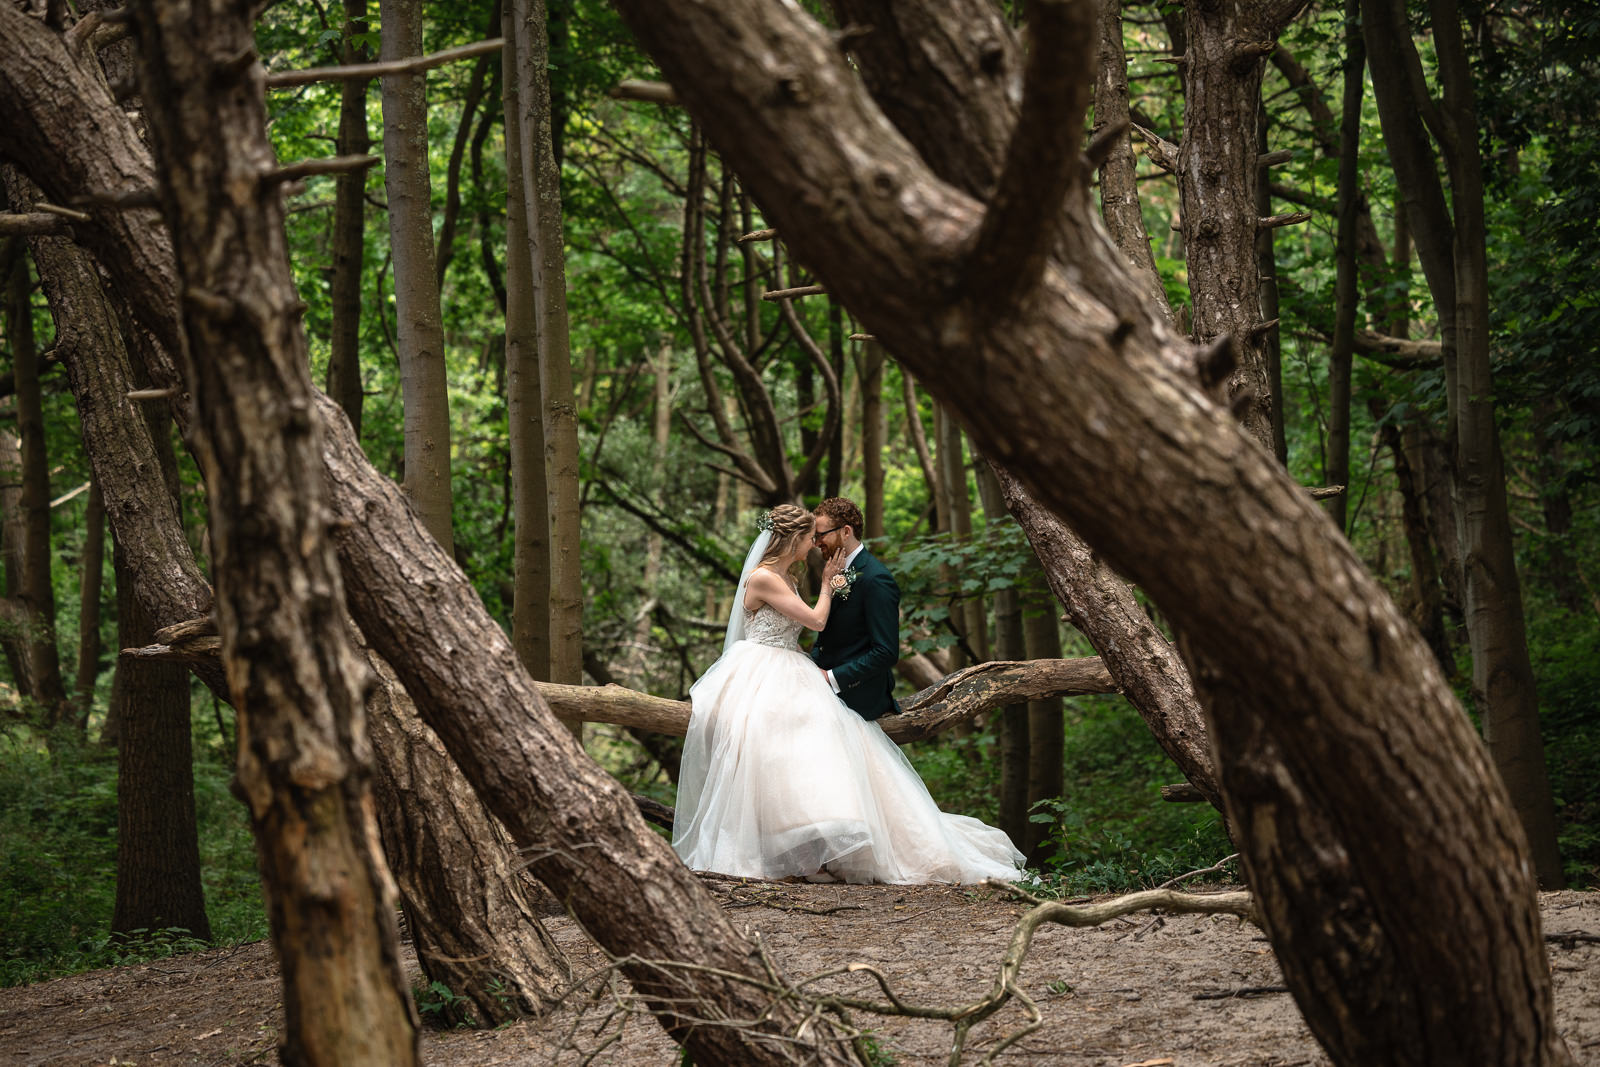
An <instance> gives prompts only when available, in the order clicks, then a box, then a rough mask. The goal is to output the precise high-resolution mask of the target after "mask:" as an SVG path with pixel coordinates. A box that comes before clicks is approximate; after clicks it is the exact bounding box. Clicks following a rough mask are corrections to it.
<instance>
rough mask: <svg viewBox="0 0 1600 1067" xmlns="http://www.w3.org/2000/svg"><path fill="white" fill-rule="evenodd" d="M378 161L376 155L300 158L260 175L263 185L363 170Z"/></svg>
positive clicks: (268, 185) (267, 185)
mask: <svg viewBox="0 0 1600 1067" xmlns="http://www.w3.org/2000/svg"><path fill="white" fill-rule="evenodd" d="M378 162H379V157H378V156H367V155H357V156H330V157H328V158H324V159H302V160H300V161H299V162H297V163H289V164H287V165H285V166H282V167H277V168H274V169H273V170H269V171H267V172H266V173H265V174H263V175H262V176H261V184H262V186H263V187H270V186H274V185H281V184H283V183H284V182H291V181H295V180H297V179H300V178H309V177H312V176H314V175H318V174H342V173H344V172H346V171H351V170H365V169H366V168H368V167H370V166H373V165H374V164H376V163H378Z"/></svg>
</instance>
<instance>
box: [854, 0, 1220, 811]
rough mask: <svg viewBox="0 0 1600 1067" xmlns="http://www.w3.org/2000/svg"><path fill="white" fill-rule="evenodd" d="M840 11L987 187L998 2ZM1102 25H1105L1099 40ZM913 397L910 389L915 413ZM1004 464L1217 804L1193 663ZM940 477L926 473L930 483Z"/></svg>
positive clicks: (940, 152) (1004, 126) (890, 89)
mask: <svg viewBox="0 0 1600 1067" xmlns="http://www.w3.org/2000/svg"><path fill="white" fill-rule="evenodd" d="M833 8H834V12H835V17H836V19H837V21H838V22H839V23H840V24H841V25H847V24H856V25H862V26H870V27H872V32H871V33H870V34H866V35H863V36H861V37H859V38H858V39H855V41H854V42H853V46H854V48H855V49H856V55H857V57H858V59H859V60H860V61H861V75H862V78H863V80H864V81H865V82H866V84H867V86H868V87H869V89H870V90H871V92H872V95H873V99H874V101H875V102H876V103H877V104H878V105H879V106H880V107H882V108H883V109H884V111H885V112H886V114H887V115H888V116H889V118H890V119H891V121H893V122H894V124H895V125H896V127H898V128H899V129H901V130H902V131H904V132H905V133H906V134H907V136H908V137H910V138H911V140H912V143H913V144H914V145H915V147H916V148H917V150H918V151H919V152H921V153H922V155H923V158H925V159H927V160H928V161H929V164H930V165H931V166H932V167H933V168H934V170H935V171H936V172H937V173H938V174H939V176H940V177H942V178H943V179H944V180H945V181H948V182H951V183H952V184H954V185H956V186H957V187H958V188H961V189H964V190H966V191H967V192H968V193H970V194H972V195H974V196H979V195H986V193H987V190H989V189H991V188H992V187H993V185H994V181H995V177H996V175H997V174H998V173H999V171H1000V167H1001V163H1002V161H1003V159H1004V157H1005V151H1006V141H1007V138H1008V136H1009V131H1010V128H1011V124H1012V123H1013V122H1014V121H1015V115H1016V95H1017V94H1016V79H1017V76H1018V72H1019V70H1020V68H1021V58H1020V57H1021V50H1020V48H1019V47H1018V46H1017V42H1016V39H1015V36H1014V35H1013V34H1012V31H1011V30H1010V28H1009V27H1008V26H1007V25H1006V24H1005V23H1004V21H1003V20H1001V19H1000V18H999V17H998V15H997V14H996V13H995V12H994V10H993V9H992V6H991V5H987V4H983V3H979V2H977V0H973V2H971V3H964V4H960V3H958V4H946V5H927V4H920V3H899V2H895V0H835V2H834V4H833ZM974 27H977V29H976V32H974ZM1104 32H1105V31H1104V29H1103V27H1102V30H1101V35H1102V45H1103V40H1104ZM910 42H915V47H913V46H912V45H911V44H910ZM1103 62H1104V60H1103V59H1102V63H1103ZM941 71H958V72H961V77H956V78H952V77H947V76H946V75H945V74H942V73H940V72H941ZM1107 91H1108V92H1109V91H1110V90H1109V89H1108V90H1107ZM935 94H937V95H935ZM1116 159H1117V155H1116V153H1115V152H1114V151H1113V153H1112V154H1111V156H1110V157H1108V160H1107V164H1108V166H1112V167H1113V170H1114V169H1115V168H1114V163H1115V160H1116ZM1112 188H1115V182H1114V181H1113V185H1112ZM1120 217H1122V216H1119V215H1116V214H1113V216H1112V218H1113V219H1116V218H1120ZM1126 236H1128V237H1132V236H1133V235H1132V234H1129V235H1126ZM1102 254H1103V255H1104V256H1105V259H1106V263H1107V267H1108V269H1107V270H1106V271H1104V272H1099V271H1090V272H1088V274H1087V275H1086V277H1085V284H1087V285H1090V286H1091V287H1094V286H1095V285H1096V284H1097V282H1098V281H1100V280H1103V279H1109V280H1115V279H1116V278H1117V277H1118V276H1119V274H1120V271H1119V265H1120V270H1126V269H1127V268H1126V263H1127V258H1126V255H1125V254H1123V255H1118V254H1117V250H1115V249H1105V250H1104V251H1103V253H1102ZM1097 295H1098V296H1100V298H1101V299H1102V300H1104V301H1106V302H1108V303H1109V304H1110V306H1112V307H1116V308H1117V309H1118V314H1119V315H1120V316H1122V317H1124V318H1126V319H1127V320H1128V321H1132V322H1136V321H1142V320H1144V319H1146V318H1153V319H1159V321H1160V322H1162V323H1165V322H1166V321H1167V316H1166V315H1165V314H1164V313H1163V311H1162V309H1160V308H1159V307H1154V306H1150V305H1147V304H1145V303H1141V302H1140V301H1139V300H1138V298H1137V296H1133V297H1130V296H1128V295H1126V294H1122V293H1119V292H1117V291H1115V290H1114V289H1113V290H1108V291H1100V292H1098V293H1097ZM1176 362H1177V363H1179V364H1181V365H1182V366H1183V367H1185V368H1187V366H1188V363H1189V361H1188V359H1187V357H1176ZM912 397H913V393H912V391H911V390H910V389H909V388H908V390H907V410H908V413H910V411H911V407H910V405H911V401H912ZM912 431H913V441H914V442H916V441H919V440H920V438H921V433H920V426H919V425H916V424H913V425H912ZM925 452H926V449H925V448H922V447H919V448H918V454H919V458H921V459H922V464H923V468H924V471H925V473H929V472H931V471H932V464H931V463H930V462H929V461H928V459H927V457H926V455H925ZM996 473H997V474H1000V475H1001V482H1002V485H1003V486H1004V487H1005V492H1006V498H1007V506H1008V507H1009V508H1010V510H1011V513H1012V514H1013V515H1014V516H1015V517H1016V519H1017V521H1018V523H1019V524H1020V525H1021V526H1022V528H1023V530H1024V531H1026V532H1027V534H1028V539H1029V540H1030V541H1031V542H1032V543H1033V546H1034V549H1035V551H1036V552H1037V553H1038V556H1039V558H1040V560H1042V561H1044V563H1045V566H1046V569H1047V575H1048V579H1049V583H1050V587H1051V589H1052V590H1053V591H1054V592H1055V594H1056V595H1057V596H1058V597H1060V598H1061V602H1062V604H1063V605H1065V606H1066V607H1067V609H1068V613H1069V616H1070V617H1071V621H1072V623H1073V625H1074V626H1076V627H1077V628H1078V629H1079V630H1080V631H1081V632H1082V633H1083V634H1084V636H1085V637H1087V638H1088V639H1089V642H1090V643H1091V644H1092V645H1094V648H1095V651H1097V652H1099V653H1100V655H1101V657H1102V658H1103V659H1104V660H1105V663H1106V666H1107V668H1108V669H1109V670H1110V671H1111V673H1112V676H1113V677H1114V678H1115V679H1116V680H1117V684H1118V686H1119V687H1120V689H1121V690H1122V692H1123V693H1124V694H1125V695H1126V696H1127V697H1128V700H1129V702H1130V703H1131V704H1133V706H1134V707H1135V708H1136V709H1137V710H1138V712H1139V714H1140V715H1141V716H1143V717H1144V719H1145V722H1146V723H1147V724H1148V725H1149V726H1150V729H1151V732H1152V733H1153V734H1154V735H1155V737H1156V740H1157V742H1158V743H1159V744H1160V745H1161V747H1162V749H1163V750H1164V751H1165V752H1166V753H1167V755H1168V756H1170V757H1171V758H1172V760H1173V762H1174V763H1176V764H1177V765H1178V768H1179V769H1180V770H1181V771H1182V772H1183V774H1184V775H1185V776H1186V777H1187V778H1188V779H1189V781H1190V782H1192V783H1193V784H1194V785H1195V786H1196V787H1198V788H1199V789H1200V790H1201V792H1203V793H1204V794H1205V795H1206V796H1207V798H1208V799H1210V800H1211V802H1212V803H1213V804H1216V805H1217V806H1218V807H1220V806H1221V793H1220V791H1219V789H1218V786H1217V779H1216V772H1215V770H1214V769H1213V768H1212V767H1211V757H1210V754H1209V751H1208V742H1207V739H1206V729H1205V724H1204V722H1203V719H1202V715H1201V710H1200V704H1199V702H1198V700H1197V698H1196V697H1195V693H1194V687H1193V684H1192V683H1191V682H1190V680H1189V672H1188V669H1187V668H1186V667H1185V666H1184V665H1183V662H1182V660H1181V659H1180V658H1179V656H1178V653H1177V651H1176V650H1175V649H1174V648H1173V647H1172V644H1171V642H1169V641H1168V640H1167V639H1166V637H1165V636H1164V635H1163V634H1162V633H1161V631H1160V630H1159V629H1157V628H1156V627H1155V626H1154V625H1153V624H1152V623H1151V622H1150V619H1149V618H1148V616H1146V615H1145V613H1144V609H1143V608H1142V607H1140V605H1139V603H1138V601H1137V600H1136V599H1135V597H1134V595H1133V590H1132V589H1131V588H1129V586H1128V585H1127V583H1126V582H1124V581H1122V580H1121V579H1120V578H1118V577H1117V576H1116V575H1115V574H1113V573H1112V572H1111V570H1110V568H1108V567H1106V566H1104V564H1102V563H1100V562H1098V561H1096V560H1094V558H1093V555H1092V553H1091V552H1090V550H1089V547H1088V546H1087V545H1085V544H1084V543H1083V541H1082V539H1081V538H1079V537H1078V535H1077V534H1075V533H1074V532H1073V531H1072V530H1070V529H1068V527H1067V525H1066V524H1065V523H1063V522H1062V521H1061V519H1060V518H1059V516H1057V515H1056V514H1054V513H1052V512H1051V510H1050V509H1048V508H1044V507H1041V506H1039V504H1038V502H1037V501H1036V500H1035V499H1034V497H1033V496H1032V495H1030V494H1029V493H1028V492H1027V491H1026V490H1025V489H1024V488H1023V487H1022V485H1021V483H1019V482H1018V481H1017V480H1016V479H1015V478H1008V477H1006V476H1005V474H1004V472H1003V471H997V472H996ZM934 484H935V483H934V482H933V481H932V480H930V491H932V488H931V487H932V486H933V485H934Z"/></svg>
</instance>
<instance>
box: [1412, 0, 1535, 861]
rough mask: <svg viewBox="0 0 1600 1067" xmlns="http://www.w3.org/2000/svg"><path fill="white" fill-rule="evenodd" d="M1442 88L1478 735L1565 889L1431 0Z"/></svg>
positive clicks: (1469, 153)
mask: <svg viewBox="0 0 1600 1067" xmlns="http://www.w3.org/2000/svg"><path fill="white" fill-rule="evenodd" d="M1429 10H1430V11H1431V13H1432V16H1433V19H1432V21H1433V31H1434V42H1435V47H1436V48H1437V49H1438V54H1439V78H1440V83H1441V88H1442V97H1443V98H1442V100H1441V107H1440V111H1441V113H1442V118H1443V126H1444V144H1445V153H1444V155H1445V166H1446V168H1447V169H1448V171H1449V174H1450V201H1451V208H1452V212H1451V214H1452V216H1453V218H1454V221H1455V248H1454V253H1455V292H1456V364H1457V383H1456V395H1455V403H1454V404H1453V405H1452V407H1453V408H1454V409H1455V410H1456V411H1457V412H1458V415H1457V417H1456V429H1457V436H1456V441H1455V471H1456V489H1457V494H1458V499H1459V501H1460V508H1459V512H1458V518H1457V523H1458V525H1459V526H1460V527H1461V530H1462V538H1461V541H1462V547H1463V550H1464V552H1465V555H1466V562H1467V566H1466V576H1467V590H1466V591H1467V604H1466V614H1467V635H1468V639H1469V640H1470V642H1471V644H1472V688H1473V695H1474V699H1475V700H1476V701H1477V702H1478V703H1479V707H1480V708H1481V709H1482V713H1483V737H1484V741H1485V742H1487V743H1488V745H1489V753H1490V755H1491V756H1492V757H1493V758H1494V763H1495V767H1496V768H1497V769H1498V770H1499V771H1500V775H1501V777H1502V778H1504V779H1505V783H1506V788H1507V789H1508V790H1509V791H1510V793H1511V801H1512V803H1513V804H1514V805H1515V806H1516V808H1517V813H1518V814H1519V815H1520V816H1521V817H1522V823H1523V828H1524V829H1525V830H1526V831H1527V834H1528V839H1529V844H1530V845H1531V846H1532V848H1533V862H1534V867H1535V869H1536V871H1537V873H1538V876H1539V883H1540V884H1541V885H1543V886H1545V887H1547V888H1550V889H1560V888H1562V887H1563V886H1564V885H1566V876H1565V873H1564V872H1563V870H1562V867H1561V854H1560V852H1559V851H1558V849H1557V847H1556V825H1555V802H1554V798H1553V796H1552V794H1551V792H1550V779H1549V774H1548V772H1547V770H1546V767H1545V756H1544V739H1543V738H1542V737H1541V736H1540V732H1539V698H1538V692H1537V688H1536V686H1535V683H1534V677H1533V664H1532V662H1531V661H1530V659H1529V656H1528V638H1527V632H1526V624H1525V622H1524V618H1523V612H1522V588H1521V583H1520V579H1519V578H1518V576H1517V564H1516V555H1515V552H1514V550H1513V545H1512V540H1511V520H1510V514H1509V511H1508V509H1507V505H1506V478H1505V468H1504V459H1503V457H1502V456H1501V452H1500V432H1499V428H1498V427H1497V426H1496V424H1495V409H1494V383H1493V380H1492V375H1491V372H1490V363H1489V268H1488V254H1487V232H1486V223H1485V220H1484V203H1483V160H1482V157H1481V155H1480V153H1479V149H1478V123H1477V117H1476V114H1475V111H1474V104H1473V82H1472V74H1471V70H1470V68H1469V65H1468V60H1467V52H1466V47H1465V44H1464V43H1463V41H1462V32H1461V16H1460V13H1459V12H1458V10H1457V8H1456V4H1455V2H1454V0H1431V2H1430V4H1429Z"/></svg>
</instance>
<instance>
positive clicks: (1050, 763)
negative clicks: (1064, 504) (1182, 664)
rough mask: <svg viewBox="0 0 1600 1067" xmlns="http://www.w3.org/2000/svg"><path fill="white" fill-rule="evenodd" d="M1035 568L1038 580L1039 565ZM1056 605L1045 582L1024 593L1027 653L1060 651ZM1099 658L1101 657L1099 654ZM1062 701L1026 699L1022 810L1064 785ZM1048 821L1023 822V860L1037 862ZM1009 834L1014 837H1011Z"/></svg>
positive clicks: (1054, 655) (1053, 655) (1042, 655)
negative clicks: (1025, 788) (1025, 773)
mask: <svg viewBox="0 0 1600 1067" xmlns="http://www.w3.org/2000/svg"><path fill="white" fill-rule="evenodd" d="M1031 569H1033V570H1035V571H1036V573H1037V577H1038V579H1040V580H1042V579H1043V577H1044V575H1043V572H1042V570H1039V569H1038V568H1031ZM1059 611H1060V608H1059V607H1058V606H1057V605H1056V601H1055V598H1054V597H1052V596H1051V595H1050V594H1049V591H1048V589H1047V588H1043V587H1041V588H1038V589H1037V590H1035V591H1034V592H1033V593H1032V594H1031V595H1029V596H1027V597H1025V598H1024V602H1023V608H1022V630H1023V643H1024V646H1025V649H1026V654H1027V657H1028V658H1029V659H1059V658H1060V657H1061V624H1060V623H1058V622H1057V621H1056V614H1057V613H1058V612H1059ZM1102 658H1103V657H1102ZM1064 710H1065V709H1064V701H1063V700H1062V698H1061V697H1047V698H1045V699H1042V700H1030V701H1028V811H1029V812H1032V811H1033V806H1034V805H1035V804H1037V803H1039V801H1041V800H1054V799H1056V798H1057V797H1060V796H1061V795H1062V793H1063V791H1064V788H1065V783H1064V781H1063V773H1064V772H1063V767H1062V762H1063V760H1064V758H1065V749H1066V729H1067V728H1066V722H1065V721H1064V718H1063V715H1064ZM1049 829H1050V828H1049V824H1047V823H1036V822H1032V821H1030V822H1028V823H1027V824H1026V827H1025V829H1024V830H1023V835H1022V840H1021V841H1018V842H1017V847H1019V848H1021V849H1022V851H1023V852H1025V853H1027V854H1028V863H1029V864H1030V865H1033V866H1038V865H1039V863H1040V861H1041V860H1043V859H1044V856H1043V851H1044V844H1045V836H1046V834H1047V833H1048V832H1049ZM1013 840H1015V839H1013Z"/></svg>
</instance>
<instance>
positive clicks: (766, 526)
mask: <svg viewBox="0 0 1600 1067" xmlns="http://www.w3.org/2000/svg"><path fill="white" fill-rule="evenodd" d="M756 529H758V530H766V531H767V532H768V533H771V532H772V512H771V511H763V512H762V513H761V514H760V516H759V517H757V519H756Z"/></svg>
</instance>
